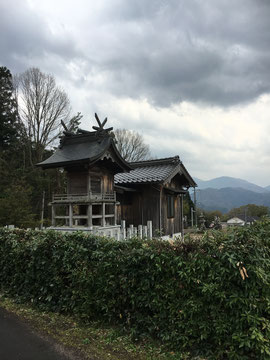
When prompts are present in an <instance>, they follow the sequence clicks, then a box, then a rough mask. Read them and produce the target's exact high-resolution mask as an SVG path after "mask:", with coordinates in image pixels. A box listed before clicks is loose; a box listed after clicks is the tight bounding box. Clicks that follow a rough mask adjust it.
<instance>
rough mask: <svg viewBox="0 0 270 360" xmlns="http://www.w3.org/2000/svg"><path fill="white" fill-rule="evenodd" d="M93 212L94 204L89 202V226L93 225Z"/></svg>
mask: <svg viewBox="0 0 270 360" xmlns="http://www.w3.org/2000/svg"><path fill="white" fill-rule="evenodd" d="M92 213H93V209H92V204H89V205H88V209H87V226H88V227H92V226H93V221H92Z"/></svg>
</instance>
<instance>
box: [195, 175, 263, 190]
mask: <svg viewBox="0 0 270 360" xmlns="http://www.w3.org/2000/svg"><path fill="white" fill-rule="evenodd" d="M194 180H195V181H196V183H197V185H198V188H199V189H207V188H212V189H223V188H241V189H245V190H249V191H254V192H256V193H265V192H268V191H269V192H270V185H269V186H267V187H266V188H264V187H261V186H258V185H255V184H253V183H250V182H248V181H246V180H243V179H237V178H233V177H230V176H221V177H218V178H215V179H212V180H206V181H205V180H200V179H196V178H194Z"/></svg>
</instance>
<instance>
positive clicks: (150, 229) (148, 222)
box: [147, 220, 153, 239]
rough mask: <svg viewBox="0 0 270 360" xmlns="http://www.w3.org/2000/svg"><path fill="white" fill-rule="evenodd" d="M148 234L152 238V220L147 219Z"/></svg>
mask: <svg viewBox="0 0 270 360" xmlns="http://www.w3.org/2000/svg"><path fill="white" fill-rule="evenodd" d="M147 235H148V237H149V239H152V237H153V234H152V221H151V220H148V221H147Z"/></svg>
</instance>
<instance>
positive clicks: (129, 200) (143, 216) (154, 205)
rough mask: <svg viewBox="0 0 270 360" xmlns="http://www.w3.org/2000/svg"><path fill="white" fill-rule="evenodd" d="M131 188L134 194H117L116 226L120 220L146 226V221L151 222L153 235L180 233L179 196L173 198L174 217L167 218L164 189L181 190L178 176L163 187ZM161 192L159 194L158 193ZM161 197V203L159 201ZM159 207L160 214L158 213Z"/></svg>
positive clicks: (180, 211)
mask: <svg viewBox="0 0 270 360" xmlns="http://www.w3.org/2000/svg"><path fill="white" fill-rule="evenodd" d="M133 188H134V189H136V192H128V191H125V192H124V193H123V194H117V200H118V201H119V202H120V206H119V207H118V219H117V220H118V224H119V223H120V221H121V220H126V223H127V226H129V225H131V224H132V225H134V226H138V225H141V224H142V225H146V223H147V220H152V222H153V233H155V230H158V233H160V220H161V230H162V234H163V235H172V234H175V233H179V232H181V231H182V204H181V198H180V195H173V196H174V208H175V216H174V217H173V218H168V213H167V195H168V193H167V192H166V190H165V189H166V188H171V189H181V183H180V182H179V178H178V176H175V177H174V179H172V181H171V182H170V183H168V184H166V185H165V186H164V187H162V186H161V185H146V184H145V185H137V186H134V185H133ZM160 191H161V193H160ZM160 196H161V201H160ZM160 205H161V213H160Z"/></svg>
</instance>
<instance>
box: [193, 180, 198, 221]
mask: <svg viewBox="0 0 270 360" xmlns="http://www.w3.org/2000/svg"><path fill="white" fill-rule="evenodd" d="M193 191H194V213H195V226H196V227H197V225H198V224H197V201H196V188H195V187H194V188H193Z"/></svg>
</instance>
